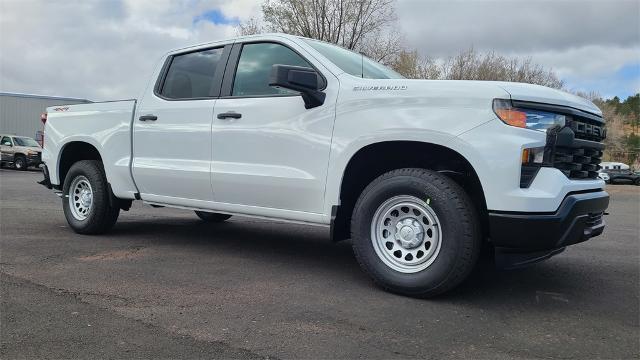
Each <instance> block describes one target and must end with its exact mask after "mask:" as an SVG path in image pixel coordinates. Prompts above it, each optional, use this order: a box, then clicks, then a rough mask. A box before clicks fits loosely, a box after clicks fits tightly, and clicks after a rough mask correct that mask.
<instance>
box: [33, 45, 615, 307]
mask: <svg viewBox="0 0 640 360" xmlns="http://www.w3.org/2000/svg"><path fill="white" fill-rule="evenodd" d="M149 84H150V85H149V86H148V87H147V88H146V90H145V92H144V94H143V96H142V98H140V99H137V100H124V101H111V102H103V103H93V104H82V105H65V106H59V107H51V108H48V109H47V112H48V120H47V121H46V125H45V131H44V132H45V134H44V138H45V141H44V144H45V146H44V153H43V158H44V161H45V163H46V167H45V168H44V174H45V179H44V180H43V182H42V183H43V184H44V185H46V186H49V187H51V188H53V189H54V190H55V191H56V192H57V193H58V194H59V195H60V196H62V207H63V210H64V214H65V216H66V219H67V221H68V223H69V226H70V227H71V228H72V229H73V230H74V231H76V232H78V233H82V234H99V233H103V232H105V231H107V230H108V229H110V228H111V227H112V226H113V225H114V224H115V222H116V220H117V218H118V214H119V212H120V210H121V209H122V210H128V209H129V208H130V206H131V203H132V201H134V200H141V201H143V202H145V203H147V204H150V205H154V206H168V207H177V208H182V209H192V210H195V213H196V214H197V216H198V217H200V218H201V219H203V220H204V221H210V222H220V221H224V220H227V219H229V218H230V217H231V215H234V214H240V215H245V216H255V217H259V218H269V219H275V220H283V221H287V222H295V223H304V224H313V225H320V226H326V227H328V228H329V230H330V233H331V238H332V239H333V240H334V241H339V240H343V239H347V238H351V239H352V242H353V249H354V252H355V256H356V257H357V259H358V262H359V263H360V265H361V266H362V267H363V269H364V270H365V271H366V272H367V273H368V274H369V275H370V276H371V277H372V278H373V279H374V280H375V281H376V283H378V284H379V285H381V286H382V287H383V288H385V289H388V290H391V291H394V292H398V293H402V294H407V295H413V296H432V295H436V294H439V293H443V292H445V291H447V290H450V289H452V288H453V287H455V286H456V285H458V284H459V283H460V282H461V281H462V280H463V279H465V278H466V277H467V276H468V275H469V273H470V272H471V271H472V269H473V268H474V265H475V264H476V261H477V259H478V257H479V255H480V248H481V246H483V243H488V244H489V246H492V247H493V248H495V251H496V258H497V259H498V261H499V263H500V265H501V266H503V267H517V266H523V265H527V264H529V263H532V262H535V261H539V260H542V259H546V258H548V257H550V256H552V255H554V254H557V253H559V252H561V251H562V250H563V249H564V248H565V247H566V246H568V245H571V244H574V243H578V242H581V241H585V240H587V239H589V238H591V237H593V236H597V235H600V234H601V233H602V231H603V229H604V220H603V218H602V215H603V212H604V211H605V209H606V208H607V206H608V202H609V195H608V194H607V193H606V192H605V191H604V190H603V187H604V182H603V181H602V180H601V179H599V178H598V172H597V169H598V163H599V162H600V158H601V156H602V150H603V148H604V145H603V143H602V140H603V139H604V136H605V135H604V134H605V132H604V129H603V119H602V114H601V112H600V110H599V109H598V108H597V107H596V106H595V105H594V104H593V103H591V102H590V101H587V100H585V99H582V98H580V97H577V96H573V95H571V94H568V93H564V92H561V91H558V90H553V89H549V88H546V87H542V86H536V85H530V84H520V83H508V82H485V81H433V80H410V79H405V78H403V77H402V76H400V75H399V74H397V73H395V72H394V71H392V70H390V69H388V68H386V67H384V66H383V65H381V64H378V63H376V62H374V61H372V60H370V59H367V58H366V57H363V56H362V55H361V54H356V53H353V52H350V51H348V50H345V49H343V48H340V47H337V46H335V45H332V44H328V43H324V42H320V41H316V40H311V39H306V38H302V37H295V36H289V35H281V34H275V35H274V34H270V35H257V36H250V37H241V38H237V39H233V40H228V41H221V42H214V43H210V44H206V45H198V46H193V47H188V48H183V49H179V50H175V51H171V52H169V53H168V54H167V55H166V57H165V58H164V60H163V61H162V62H161V64H159V65H158V67H157V68H156V69H155V71H154V74H153V78H152V79H151V81H150V82H149ZM211 236H215V233H214V232H212V234H211Z"/></svg>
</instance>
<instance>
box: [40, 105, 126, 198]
mask: <svg viewBox="0 0 640 360" xmlns="http://www.w3.org/2000/svg"><path fill="white" fill-rule="evenodd" d="M136 103H137V101H136V100H135V99H131V100H118V101H106V102H97V103H90V104H78V105H64V106H52V107H49V108H47V114H48V116H47V122H46V124H45V131H44V144H45V146H44V150H43V153H42V158H43V161H44V162H45V163H48V164H50V165H53V164H58V163H59V162H58V161H57V160H58V159H53V158H52V157H53V156H60V155H61V154H63V152H64V151H65V149H69V148H70V146H73V144H74V142H85V143H88V144H90V145H91V146H93V147H94V148H95V149H96V150H97V151H98V152H99V154H101V155H102V156H103V158H102V161H103V163H104V168H105V172H106V175H107V181H109V183H110V184H111V187H112V189H113V190H114V195H115V196H117V197H119V198H123V199H133V198H134V196H135V194H136V193H137V190H136V186H135V183H134V181H133V178H132V176H131V168H130V165H131V154H132V152H131V149H132V141H133V137H132V132H131V129H132V122H133V116H134V114H135V109H136ZM103 149H105V150H103ZM48 170H49V176H50V179H51V184H52V185H54V186H62V185H63V184H62V181H63V179H60V177H59V170H60V169H58V168H56V167H55V166H49V167H48Z"/></svg>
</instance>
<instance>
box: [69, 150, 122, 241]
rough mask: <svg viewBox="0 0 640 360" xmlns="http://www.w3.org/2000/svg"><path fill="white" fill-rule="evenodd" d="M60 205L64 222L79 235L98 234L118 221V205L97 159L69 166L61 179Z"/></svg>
mask: <svg viewBox="0 0 640 360" xmlns="http://www.w3.org/2000/svg"><path fill="white" fill-rule="evenodd" d="M63 194H64V196H63V198H62V207H63V209H64V216H65V217H66V218H67V223H69V226H70V227H71V228H72V229H73V231H75V232H77V233H79V234H100V233H104V232H106V231H107V230H109V229H111V227H113V225H114V224H115V223H116V221H117V220H118V214H119V213H120V207H119V205H118V203H117V201H113V200H114V199H111V197H112V196H113V194H111V191H110V189H109V186H108V184H107V178H106V176H105V174H104V171H103V170H102V166H101V164H100V162H98V161H95V160H82V161H78V162H77V163H75V164H73V165H72V166H71V169H69V172H68V173H67V176H66V177H65V180H64V186H63Z"/></svg>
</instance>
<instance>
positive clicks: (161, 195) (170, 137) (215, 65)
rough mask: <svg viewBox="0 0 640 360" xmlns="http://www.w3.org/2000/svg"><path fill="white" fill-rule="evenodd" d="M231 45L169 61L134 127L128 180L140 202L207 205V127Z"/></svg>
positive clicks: (209, 188) (209, 153)
mask: <svg viewBox="0 0 640 360" xmlns="http://www.w3.org/2000/svg"><path fill="white" fill-rule="evenodd" d="M230 51H231V45H228V46H226V47H225V46H219V47H213V48H207V49H198V50H195V51H188V52H182V53H176V54H173V55H172V56H169V57H168V59H167V61H166V63H165V65H164V68H163V70H162V71H161V72H160V75H159V78H158V81H157V83H156V85H155V87H154V88H153V89H152V90H151V91H148V92H147V94H145V96H144V98H143V99H142V100H141V102H140V104H139V106H138V110H137V112H136V116H135V119H134V126H133V134H134V141H133V154H134V160H133V166H132V167H133V176H134V179H135V181H136V185H137V186H138V189H139V190H140V194H141V197H142V199H144V200H147V201H151V202H153V201H157V202H162V203H168V204H174V205H184V206H196V205H194V201H200V200H209V201H210V200H212V191H211V177H210V171H211V145H212V144H211V122H212V120H213V108H214V105H215V102H216V98H217V97H218V96H219V94H220V85H221V82H222V75H223V73H224V67H225V64H226V61H227V58H228V55H229V52H230Z"/></svg>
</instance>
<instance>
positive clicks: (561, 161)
mask: <svg viewBox="0 0 640 360" xmlns="http://www.w3.org/2000/svg"><path fill="white" fill-rule="evenodd" d="M601 161H602V151H601V150H598V149H594V148H588V147H580V148H571V147H563V146H557V147H556V151H555V156H554V161H553V167H555V168H556V169H558V170H560V171H562V172H563V173H564V174H565V175H566V176H567V177H568V178H570V179H595V178H597V177H598V170H599V169H600V162H601Z"/></svg>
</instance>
